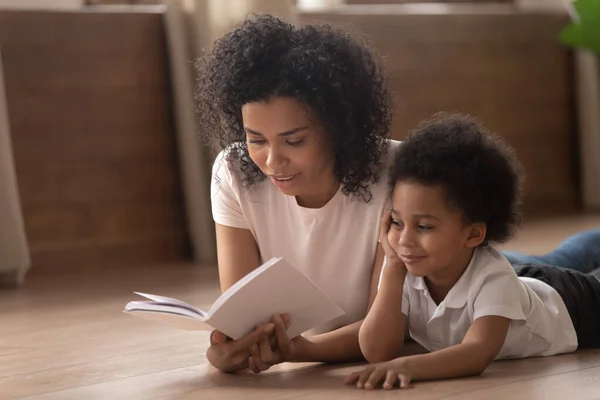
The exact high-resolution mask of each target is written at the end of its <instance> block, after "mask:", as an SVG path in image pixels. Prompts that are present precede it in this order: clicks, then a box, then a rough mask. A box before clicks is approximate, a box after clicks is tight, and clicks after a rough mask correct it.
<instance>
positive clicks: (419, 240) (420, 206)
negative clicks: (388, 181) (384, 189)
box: [388, 181, 485, 278]
mask: <svg viewBox="0 0 600 400" xmlns="http://www.w3.org/2000/svg"><path fill="white" fill-rule="evenodd" d="M481 229H483V232H481ZM484 237H485V227H484V226H483V224H468V223H466V222H465V219H464V217H463V213H462V212H461V211H459V210H458V209H453V208H451V207H449V206H448V203H447V201H446V199H445V197H444V190H443V189H442V187H441V186H437V185H423V184H420V183H416V182H403V181H399V182H397V183H396V186H395V188H394V193H393V198H392V221H391V224H390V230H389V232H388V240H389V242H390V245H391V246H392V248H393V249H394V250H395V251H396V253H397V254H398V256H399V257H400V259H401V260H402V261H403V262H404V264H405V265H406V268H407V269H408V271H410V272H411V273H412V274H413V275H415V276H427V275H436V276H439V277H440V278H441V277H443V276H444V275H445V274H450V275H451V274H452V272H458V271H460V272H461V273H462V270H464V268H465V267H466V266H467V264H468V262H469V260H470V257H471V250H472V248H473V247H475V246H477V245H479V244H480V243H481V241H482V240H483V238H484Z"/></svg>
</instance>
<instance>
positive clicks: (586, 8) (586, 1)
mask: <svg viewBox="0 0 600 400" xmlns="http://www.w3.org/2000/svg"><path fill="white" fill-rule="evenodd" d="M573 6H575V10H577V14H579V19H580V20H581V23H582V24H589V23H594V22H595V23H600V0H575V1H574V2H573Z"/></svg>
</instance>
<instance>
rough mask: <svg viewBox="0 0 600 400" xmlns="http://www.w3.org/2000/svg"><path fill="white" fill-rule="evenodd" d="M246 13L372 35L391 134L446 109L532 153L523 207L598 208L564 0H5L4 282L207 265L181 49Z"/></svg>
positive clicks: (594, 110)
mask: <svg viewBox="0 0 600 400" xmlns="http://www.w3.org/2000/svg"><path fill="white" fill-rule="evenodd" d="M578 1H583V2H585V0H578ZM588 1H589V0H588ZM591 1H592V2H593V1H595V0H591ZM596 3H599V2H596ZM251 12H271V13H275V14H277V15H279V16H282V17H284V18H286V19H288V20H290V21H292V22H295V23H297V24H304V23H307V22H329V23H334V24H336V25H339V26H342V27H344V28H345V29H348V30H351V31H352V32H354V33H355V34H356V35H359V36H361V37H363V38H364V39H366V40H368V41H369V42H370V44H371V45H372V46H373V47H374V48H375V49H376V50H377V51H378V53H379V55H380V56H381V57H382V59H383V62H384V64H385V67H386V69H387V71H388V72H389V75H390V80H391V84H392V86H393V90H394V91H395V96H396V107H397V108H396V110H395V114H394V122H393V130H392V136H393V137H394V138H396V139H402V138H403V137H404V136H405V135H406V134H407V132H408V131H409V130H410V129H411V128H412V127H414V126H415V125H416V123H417V122H418V121H420V120H421V119H423V118H426V117H428V116H430V115H431V114H433V113H434V112H436V111H440V110H448V111H458V112H465V113H470V114H472V115H474V116H476V117H479V118H481V119H482V120H483V121H484V123H485V124H486V125H487V126H488V127H489V128H491V129H492V130H494V131H496V132H497V133H499V134H500V135H502V136H503V137H504V138H505V139H506V140H507V141H508V142H509V143H510V144H511V145H512V146H514V147H515V149H516V151H517V154H518V156H519V158H520V159H521V161H522V163H523V164H524V166H525V170H526V185H525V193H524V199H523V200H524V211H525V218H526V219H531V218H541V219H543V218H547V217H549V216H559V215H576V216H582V218H585V216H586V215H588V213H594V212H597V211H598V210H600V185H599V183H600V164H599V163H600V117H599V114H600V72H599V71H600V69H599V63H598V53H597V52H596V50H594V48H593V46H592V47H590V46H589V45H586V43H584V42H585V40H583V41H581V40H580V41H579V42H578V40H579V39H581V35H580V34H579V33H578V32H579V31H578V30H577V29H579V28H580V27H581V24H584V25H585V23H586V22H587V23H588V25H589V24H590V23H589V22H588V21H589V17H588V16H583V15H579V13H578V11H577V9H576V7H574V6H573V3H571V2H570V0H495V1H487V0H461V1H457V0H439V1H437V2H433V1H431V0H430V1H427V2H424V1H422V0H320V1H319V0H297V1H292V0H166V1H158V0H157V1H150V0H146V1H143V0H138V1H125V0H123V1H118V0H0V61H1V62H0V284H3V285H5V286H18V285H19V283H22V282H23V281H24V279H26V275H27V271H28V270H29V269H33V270H39V271H48V270H53V269H56V268H60V269H62V270H69V269H72V270H80V269H82V268H104V267H107V266H115V267H119V266H131V265H148V264H161V263H162V264H164V265H170V264H173V263H180V262H192V263H194V264H197V265H202V266H207V267H208V266H213V267H214V265H215V264H216V255H215V242H214V233H213V230H214V227H213V222H212V218H211V214H210V203H209V200H210V199H209V179H210V172H209V171H210V165H211V162H212V160H213V157H214V153H213V152H211V151H209V150H208V149H206V148H203V147H202V145H201V144H200V142H199V141H198V138H197V134H198V132H197V130H196V128H195V125H194V124H195V123H194V111H193V90H194V84H195V77H194V70H193V68H192V62H193V60H194V59H195V58H196V57H197V56H198V55H200V54H201V52H202V49H204V48H207V47H209V46H210V44H211V43H212V41H213V40H214V39H215V38H216V37H218V36H220V35H221V34H222V33H223V32H225V31H226V30H228V29H230V28H231V27H232V26H233V25H234V24H236V23H238V22H240V21H241V20H243V19H244V17H245V16H246V15H247V14H248V13H251ZM596 18H598V17H597V16H596ZM596 21H598V24H597V26H600V19H596ZM585 26H587V25H585ZM586 32H588V33H589V30H586ZM596 215H597V214H596Z"/></svg>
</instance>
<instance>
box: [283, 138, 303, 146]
mask: <svg viewBox="0 0 600 400" xmlns="http://www.w3.org/2000/svg"><path fill="white" fill-rule="evenodd" d="M286 142H287V144H289V145H290V146H299V145H301V144H302V143H303V142H304V139H300V140H286Z"/></svg>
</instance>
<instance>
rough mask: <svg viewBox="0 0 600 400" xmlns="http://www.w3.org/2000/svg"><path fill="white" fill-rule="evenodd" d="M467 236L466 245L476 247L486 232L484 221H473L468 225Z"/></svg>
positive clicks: (481, 241) (483, 238)
mask: <svg viewBox="0 0 600 400" xmlns="http://www.w3.org/2000/svg"><path fill="white" fill-rule="evenodd" d="M468 229H469V236H468V237H467V246H468V247H477V246H479V245H480V244H481V243H483V241H484V240H485V234H486V233H487V226H486V225H485V222H475V223H472V224H471V225H470V226H469V227H468Z"/></svg>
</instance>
